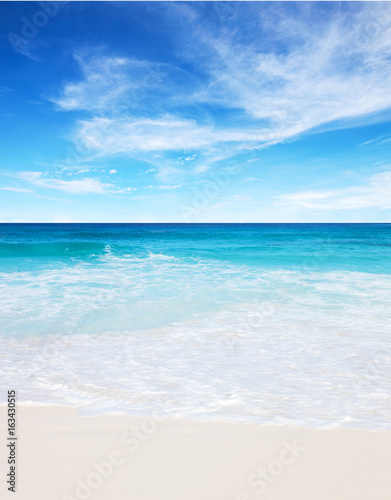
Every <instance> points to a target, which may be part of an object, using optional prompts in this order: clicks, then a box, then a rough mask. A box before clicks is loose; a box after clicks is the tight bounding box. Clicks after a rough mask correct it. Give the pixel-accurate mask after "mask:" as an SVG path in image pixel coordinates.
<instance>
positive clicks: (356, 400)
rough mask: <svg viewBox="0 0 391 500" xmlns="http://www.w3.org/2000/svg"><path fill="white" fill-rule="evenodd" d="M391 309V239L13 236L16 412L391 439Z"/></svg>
mask: <svg viewBox="0 0 391 500" xmlns="http://www.w3.org/2000/svg"><path fill="white" fill-rule="evenodd" d="M390 297H391V224H1V225H0V298H1V300H0V321H1V332H0V353H1V354H0V385H1V386H2V389H1V398H3V399H4V398H5V394H6V390H9V389H16V390H17V391H18V399H19V402H20V403H26V404H60V405H73V406H78V407H79V408H80V412H82V413H84V414H93V415H94V414H99V413H108V412H113V413H127V414H131V415H151V414H156V415H157V416H159V415H160V416H162V417H173V418H176V417H181V418H189V419H195V420H229V421H242V422H258V423H262V424H278V425H280V424H281V425H285V424H290V425H303V426H307V427H321V428H335V427H351V428H363V429H378V430H380V429H391V351H390V341H391V305H390ZM0 402H3V401H2V399H1V401H0Z"/></svg>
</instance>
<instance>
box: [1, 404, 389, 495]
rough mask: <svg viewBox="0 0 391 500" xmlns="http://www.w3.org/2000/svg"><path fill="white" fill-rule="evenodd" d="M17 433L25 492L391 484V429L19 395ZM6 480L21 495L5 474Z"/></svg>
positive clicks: (378, 488)
mask: <svg viewBox="0 0 391 500" xmlns="http://www.w3.org/2000/svg"><path fill="white" fill-rule="evenodd" d="M5 410H6V406H4V405H1V406H0V416H1V421H2V422H3V425H1V426H0V439H1V441H2V442H3V443H5V442H6V435H5V432H6V429H5V426H6V411H5ZM16 434H17V436H18V442H17V495H18V498H19V499H20V500H24V499H26V500H35V499H36V500H38V499H39V500H46V499H48V500H49V499H50V500H52V499H53V500H55V499H59V500H83V499H87V498H91V499H94V500H95V499H96V500H109V499H114V498H115V499H116V500H125V499H126V500H129V499H135V500H155V499H156V500H179V499H180V500H252V499H257V498H261V499H265V500H288V499H289V500H291V499H292V500H293V499H297V500H299V499H300V500H313V499H314V498H316V500H368V498H371V500H388V499H389V492H390V491H391V478H390V476H389V470H390V468H391V431H378V430H374V431H370V430H356V429H346V428H345V429H308V428H304V427H294V426H276V425H259V424H250V423H238V422H236V423H235V422H234V423H231V422H223V421H210V422H200V421H193V420H185V419H172V418H171V419H165V420H156V419H155V418H153V417H130V416H126V415H99V416H93V418H91V416H84V415H80V414H78V413H77V409H76V408H72V407H64V406H54V405H47V406H46V405H43V406H33V405H23V404H20V405H18V409H17V432H16ZM5 448H6V447H5V446H4V447H3V452H2V453H1V454H0V459H1V467H0V469H1V471H2V472H3V471H5V469H6V467H8V466H7V464H6V463H5V459H6V457H5V451H4V450H5ZM3 477H5V474H3ZM0 489H1V490H4V491H5V492H6V494H5V498H12V497H11V493H10V492H8V491H7V490H6V485H5V481H4V482H3V484H1V485H0Z"/></svg>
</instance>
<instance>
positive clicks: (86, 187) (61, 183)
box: [15, 172, 112, 194]
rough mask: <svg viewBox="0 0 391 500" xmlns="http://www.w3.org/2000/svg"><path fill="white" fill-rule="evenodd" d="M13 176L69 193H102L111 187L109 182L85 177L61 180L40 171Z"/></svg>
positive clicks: (41, 186) (39, 185)
mask: <svg viewBox="0 0 391 500" xmlns="http://www.w3.org/2000/svg"><path fill="white" fill-rule="evenodd" d="M15 177H17V178H19V179H21V180H23V181H25V182H28V183H30V184H33V185H34V186H37V187H40V188H44V189H56V190H58V191H63V192H65V193H70V194H104V193H107V192H108V191H109V190H110V189H111V188H112V185H111V184H107V183H102V182H100V181H99V180H96V179H91V178H89V177H85V178H83V179H77V180H71V181H67V180H63V179H59V178H56V177H45V175H44V173H42V172H20V173H19V174H17V175H15Z"/></svg>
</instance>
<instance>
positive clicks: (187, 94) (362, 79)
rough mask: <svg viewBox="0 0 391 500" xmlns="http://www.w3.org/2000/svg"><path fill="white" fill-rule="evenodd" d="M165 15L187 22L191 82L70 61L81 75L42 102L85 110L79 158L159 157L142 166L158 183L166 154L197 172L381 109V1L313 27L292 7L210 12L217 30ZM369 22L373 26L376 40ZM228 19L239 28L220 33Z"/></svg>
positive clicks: (87, 59)
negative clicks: (215, 159) (220, 156)
mask: <svg viewBox="0 0 391 500" xmlns="http://www.w3.org/2000/svg"><path fill="white" fill-rule="evenodd" d="M231 7H232V8H231ZM162 8H163V7H162ZM167 9H171V11H170V12H171V15H173V16H174V17H175V18H176V19H177V20H178V24H179V25H180V24H181V23H180V19H181V16H182V17H184V18H186V19H188V18H189V16H190V17H191V18H192V19H193V20H194V23H193V25H192V27H190V26H189V25H188V23H183V24H186V35H184V37H183V38H181V47H180V48H178V53H179V55H180V58H181V60H187V61H188V62H190V63H191V64H193V63H196V65H197V68H198V69H199V73H198V70H197V71H195V74H197V78H196V77H193V78H190V77H188V74H187V73H186V78H179V77H178V75H179V73H180V72H181V71H182V72H183V74H185V72H184V70H181V69H180V68H179V67H175V66H174V65H172V64H170V65H168V64H159V63H156V62H153V61H142V60H136V59H131V58H125V57H118V56H114V55H107V54H106V55H102V52H101V53H98V52H97V51H95V52H91V51H90V52H86V51H85V52H78V53H76V55H75V57H76V60H77V61H78V63H79V66H80V70H81V77H80V79H79V80H78V81H74V82H68V83H66V84H65V85H64V86H63V88H62V89H61V90H60V91H59V93H58V95H57V96H54V97H53V96H52V97H50V99H51V100H52V101H53V102H54V103H55V104H56V106H57V109H59V110H62V111H70V110H73V111H84V112H85V111H87V112H88V113H89V116H87V118H83V119H80V118H79V119H77V121H76V122H75V127H74V130H73V134H72V140H73V141H74V143H75V146H76V149H77V150H79V149H80V150H83V151H88V152H89V153H91V158H94V157H95V156H110V155H119V154H120V155H128V156H131V157H137V155H143V154H145V153H148V154H149V153H161V154H162V156H161V157H160V158H159V160H158V161H156V163H154V161H155V160H154V159H151V158H148V161H150V162H151V163H152V165H156V167H157V169H158V170H159V172H158V175H159V176H161V179H162V180H163V182H164V179H165V176H166V178H167V172H168V170H170V172H171V173H173V172H175V171H178V169H175V166H173V164H172V159H171V158H169V154H170V152H173V151H178V152H180V154H181V155H182V156H181V162H179V163H182V164H184V165H185V164H189V166H190V164H194V166H192V167H191V172H193V173H194V172H197V168H198V169H199V171H200V172H201V171H202V168H203V166H204V167H205V170H207V169H208V168H210V165H211V164H212V159H210V160H209V162H206V161H205V158H203V157H202V155H200V154H199V152H200V151H203V152H205V151H210V150H212V149H214V153H215V154H216V152H218V151H219V150H220V151H222V150H223V149H224V152H225V154H226V156H229V155H231V156H232V155H235V154H236V153H237V152H238V150H240V149H241V148H248V149H256V148H258V149H261V148H265V147H269V146H271V145H274V144H278V143H279V142H282V141H285V140H292V139H294V138H296V137H298V136H300V135H301V134H303V133H306V132H309V131H313V130H316V129H319V127H323V128H324V127H328V128H331V129H332V128H337V127H338V128H341V127H343V126H347V125H349V126H352V123H353V124H354V120H355V119H357V118H358V117H372V118H371V119H373V120H375V118H373V117H374V116H375V115H376V113H379V112H383V111H385V110H388V109H390V108H391V93H390V92H389V89H388V87H389V82H390V80H391V60H390V58H389V53H390V50H391V28H390V26H391V23H388V24H387V22H385V21H384V19H385V14H384V12H385V7H384V4H383V3H377V2H373V3H371V4H366V3H363V4H360V5H354V6H353V5H351V6H350V5H348V6H347V7H346V8H344V9H330V10H329V14H328V15H325V16H323V17H322V20H320V18H319V12H318V13H317V14H316V15H315V14H314V12H313V10H314V9H319V6H317V5H315V4H314V5H312V4H306V5H303V6H301V5H297V6H296V7H295V9H301V12H297V11H295V10H294V9H293V10H292V9H287V8H281V9H280V8H279V9H276V8H270V9H268V8H267V7H264V6H263V7H262V8H259V7H258V5H251V6H248V8H246V9H243V8H242V7H241V5H235V6H230V8H229V9H223V11H222V12H220V14H221V15H220V14H219V16H220V17H219V19H220V21H219V22H220V23H221V26H219V28H218V29H217V30H211V29H208V27H207V26H206V27H205V26H203V23H202V15H201V14H200V12H199V11H198V10H197V9H196V7H193V6H186V8H182V7H180V6H178V5H173V6H167ZM249 9H250V10H251V18H252V20H253V23H250V22H248V19H247V20H246V22H245V23H243V19H241V12H242V11H243V12H244V11H246V12H247V11H248V10H249ZM386 14H387V15H388V14H389V19H390V20H391V13H390V12H388V11H387V12H386ZM247 15H248V13H247ZM226 18H227V19H228V21H227V19H226ZM315 18H316V23H315V24H314V19H315ZM369 19H381V22H380V21H379V26H380V28H377V29H376V33H375V34H374V35H371V34H370V35H368V23H369V22H373V21H369ZM226 21H227V22H228V24H224V23H226ZM230 22H234V25H235V26H237V27H238V28H239V29H236V30H233V29H228V28H227V27H229V26H230V24H229V23H230ZM241 23H243V26H241ZM243 27H245V30H244V29H243ZM244 34H245V35H244ZM243 36H245V39H243ZM181 74H182V73H181ZM200 75H202V77H201V76H200ZM146 96H148V99H145V98H146ZM216 106H217V107H218V109H220V108H222V109H225V110H227V111H229V112H230V111H232V110H234V111H235V112H234V113H233V114H232V118H229V116H231V115H230V114H229V113H226V114H224V118H223V119H221V117H220V115H219V113H217V114H216V113H215V112H214V111H213V109H214V108H215V107H216ZM84 116H85V115H84ZM190 116H191V118H189V117H190ZM386 140H387V139H386ZM194 151H196V152H197V153H195V152H194ZM197 163H198V165H197Z"/></svg>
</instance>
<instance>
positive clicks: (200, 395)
mask: <svg viewBox="0 0 391 500" xmlns="http://www.w3.org/2000/svg"><path fill="white" fill-rule="evenodd" d="M258 306H259V307H258V309H257V305H256V304H254V303H252V304H248V303H238V304H235V305H231V306H229V307H226V308H224V309H222V310H220V311H219V312H218V313H213V314H197V315H195V316H194V317H193V318H191V319H190V320H187V321H185V322H180V323H174V324H171V325H169V326H167V327H164V328H154V329H147V330H135V331H124V332H114V331H113V332H106V333H105V334H101V335H86V334H78V335H72V336H61V337H58V338H53V339H47V340H46V341H45V340H42V339H40V340H38V339H35V341H34V342H33V341H32V340H31V339H30V340H27V339H25V340H15V339H14V340H10V339H8V340H6V339H2V340H1V344H2V345H1V351H2V352H7V356H6V357H5V360H3V363H2V370H1V371H2V373H1V380H2V383H4V384H5V386H7V384H9V383H10V381H11V380H12V381H13V383H12V385H13V386H16V387H19V388H20V390H19V398H20V400H28V401H38V402H42V401H46V402H50V403H53V402H54V403H58V404H69V405H77V406H82V411H83V412H84V413H89V414H97V413H106V412H123V413H130V414H134V415H148V414H151V413H156V412H158V414H160V415H162V416H166V417H170V416H171V417H186V418H192V419H200V420H210V419H226V420H233V421H249V422H259V423H273V424H291V425H305V426H309V427H359V428H366V429H390V428H391V424H390V422H391V418H390V417H391V357H390V355H389V351H388V349H387V348H386V346H387V345H389V341H390V335H389V332H388V331H387V330H385V329H384V328H383V327H384V325H383V327H381V322H380V323H376V321H374V319H375V318H374V317H373V316H372V311H371V310H366V311H363V310H361V311H359V310H356V312H355V314H346V313H347V310H346V309H345V310H344V311H341V310H339V309H338V308H337V309H335V310H333V309H330V308H329V309H327V310H322V308H319V310H318V311H314V310H313V308H312V307H308V304H306V303H303V304H302V305H301V306H299V305H298V304H295V306H294V308H289V306H287V305H286V304H283V305H281V304H275V307H274V310H273V311H272V312H271V310H269V311H268V313H267V314H265V312H264V308H262V305H261V304H258ZM348 309H349V307H348ZM352 312H353V309H351V308H350V313H352Z"/></svg>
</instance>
